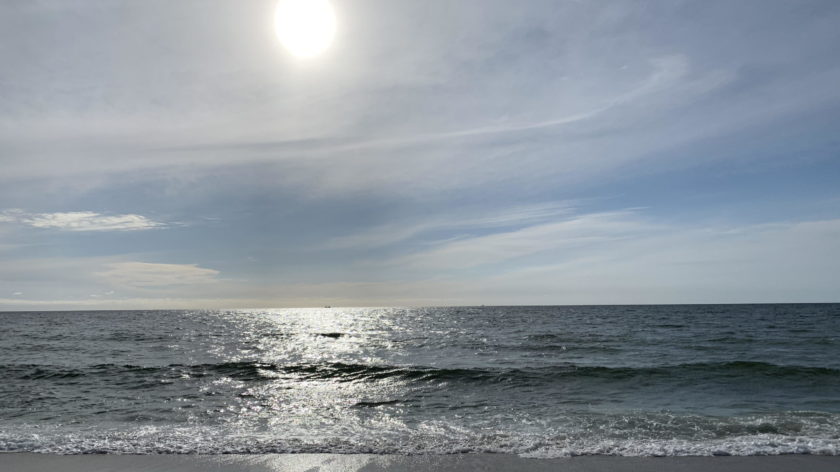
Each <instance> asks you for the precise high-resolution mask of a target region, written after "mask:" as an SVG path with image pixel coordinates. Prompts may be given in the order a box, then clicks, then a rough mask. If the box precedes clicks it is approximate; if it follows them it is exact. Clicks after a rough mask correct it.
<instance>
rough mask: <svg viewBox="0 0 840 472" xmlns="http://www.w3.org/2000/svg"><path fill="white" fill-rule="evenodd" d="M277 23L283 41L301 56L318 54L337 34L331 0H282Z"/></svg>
mask: <svg viewBox="0 0 840 472" xmlns="http://www.w3.org/2000/svg"><path fill="white" fill-rule="evenodd" d="M274 23H275V27H276V29H277V37H278V38H279V39H280V42H281V43H282V44H283V46H285V47H286V49H288V50H289V51H290V52H291V53H292V54H294V55H295V56H298V57H313V56H317V55H318V54H320V53H322V52H324V50H326V49H327V47H329V45H330V43H332V40H333V37H334V36H335V11H334V10H333V7H332V5H330V2H329V1H327V0H280V2H279V3H278V4H277V11H276V12H275V15H274Z"/></svg>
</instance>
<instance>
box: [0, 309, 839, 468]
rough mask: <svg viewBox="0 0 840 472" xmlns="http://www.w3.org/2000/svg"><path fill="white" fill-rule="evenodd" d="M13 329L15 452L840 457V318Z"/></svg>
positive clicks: (285, 319) (687, 314)
mask: <svg viewBox="0 0 840 472" xmlns="http://www.w3.org/2000/svg"><path fill="white" fill-rule="evenodd" d="M0 323H2V326H3V330H2V333H0V376H2V377H1V378H2V379H3V381H2V383H0V451H42V452H62V453H90V452H121V453H126V452H131V453H196V452H199V453H230V452H240V453H241V452H244V453H249V452H250V453H261V452H348V453H349V452H371V453H453V452H513V453H518V454H522V455H526V456H531V457H554V456H561V455H570V454H622V455H687V454H779V453H814V454H838V453H840V305H837V304H821V305H705V306H698V305H694V306H599V307H594V306H592V307H480V308H479V307H476V308H384V309H383V308H350V309H344V308H330V309H299V310H295V309H283V310H232V311H115V312H49V313H0Z"/></svg>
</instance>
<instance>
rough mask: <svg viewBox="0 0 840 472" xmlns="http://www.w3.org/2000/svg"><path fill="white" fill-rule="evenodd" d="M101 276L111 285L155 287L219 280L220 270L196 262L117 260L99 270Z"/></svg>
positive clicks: (200, 283) (197, 283)
mask: <svg viewBox="0 0 840 472" xmlns="http://www.w3.org/2000/svg"><path fill="white" fill-rule="evenodd" d="M96 275H98V276H99V277H100V278H102V279H104V280H105V281H106V282H108V283H109V284H111V285H116V286H121V287H128V288H155V287H169V286H172V285H182V286H183V285H206V284H212V283H216V282H218V281H219V279H217V278H216V276H217V275H219V271H217V270H214V269H206V268H203V267H198V266H197V265H196V264H153V263H148V262H117V263H113V264H109V269H108V270H106V271H103V272H99V273H97V274H96Z"/></svg>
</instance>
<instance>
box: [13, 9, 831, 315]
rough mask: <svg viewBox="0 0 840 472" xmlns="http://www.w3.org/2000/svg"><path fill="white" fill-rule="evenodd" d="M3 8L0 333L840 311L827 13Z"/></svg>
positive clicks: (668, 10) (798, 10) (659, 10)
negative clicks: (217, 314) (197, 321)
mask: <svg viewBox="0 0 840 472" xmlns="http://www.w3.org/2000/svg"><path fill="white" fill-rule="evenodd" d="M332 4H333V6H334V8H335V15H336V25H337V26H336V36H335V39H334V42H333V43H332V44H331V46H330V47H329V48H328V49H327V50H326V51H325V52H324V53H323V54H321V55H318V56H316V57H312V58H299V57H295V56H294V55H292V54H290V53H289V52H288V51H287V50H285V49H284V48H283V47H282V45H281V44H280V43H279V41H278V40H277V37H276V34H275V31H274V10H275V6H276V2H275V1H267V0H265V1H264V0H253V1H248V2H243V1H239V0H229V1H226V0H214V1H210V2H208V1H206V0H200V1H199V0H183V1H178V2H172V1H169V0H144V1H142V2H114V1H110V0H60V1H59V0H55V1H50V0H12V1H6V2H2V3H0V310H57V309H62V310H67V309H150V308H252V307H253V308H256V307H298V306H323V305H332V306H393V305H399V306H405V305H479V304H486V305H500V304H501V305H520V304H625V303H627V304H630V303H751V302H768V303H770V302H840V54H838V51H840V2H837V1H835V0H827V1H812V0H799V1H787V0H785V1H778V0H743V1H737V2H733V1H730V0H703V1H699V0H695V1H681V0H667V1H666V0H661V1H655V0H651V1H631V0H621V1H618V0H616V1H607V0H592V1H585V0H551V1H542V0H529V1H528V2H511V1H509V0H480V1H472V0H463V1H458V2H452V1H449V0H424V1H399V0H376V1H374V0H333V1H332Z"/></svg>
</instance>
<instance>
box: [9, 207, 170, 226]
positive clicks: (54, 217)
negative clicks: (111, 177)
mask: <svg viewBox="0 0 840 472" xmlns="http://www.w3.org/2000/svg"><path fill="white" fill-rule="evenodd" d="M0 222H3V223H19V224H23V225H27V226H32V227H34V228H45V229H59V230H63V231H138V230H146V229H152V228H160V227H163V226H166V225H165V224H163V223H161V222H158V221H154V220H151V219H149V218H147V217H145V216H142V215H135V214H125V215H103V214H101V213H96V212H93V211H71V212H57V213H27V212H25V211H22V210H6V211H4V212H2V213H0Z"/></svg>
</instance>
